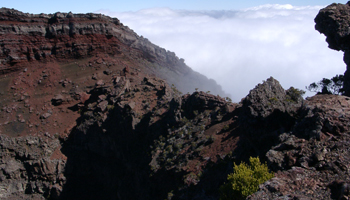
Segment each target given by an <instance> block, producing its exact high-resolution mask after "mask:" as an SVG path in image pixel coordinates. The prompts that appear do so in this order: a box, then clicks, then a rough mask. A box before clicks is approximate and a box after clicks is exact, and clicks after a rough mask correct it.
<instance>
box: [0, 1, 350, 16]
mask: <svg viewBox="0 0 350 200" xmlns="http://www.w3.org/2000/svg"><path fill="white" fill-rule="evenodd" d="M0 2H1V3H0V6H1V7H8V8H14V9H17V10H20V11H23V12H29V13H35V14H37V13H42V12H43V13H55V12H58V11H60V12H69V11H72V12H74V13H87V12H95V11H97V10H101V9H109V10H111V11H116V12H125V11H137V10H141V9H147V8H154V7H167V8H170V9H186V10H236V9H245V8H248V7H255V6H259V5H263V4H291V5H293V6H307V5H310V6H314V5H322V6H324V5H328V4H331V3H333V2H334V1H332V0H317V1H316V0H294V1H290V0H279V1H277V0H254V1H234V0H215V1H214V0H172V1H170V0H147V1H145V0H127V1H125V0H123V1H116V0H60V1H47V0H45V1H43V0H0ZM346 2H347V1H346V0H342V1H338V2H337V3H346Z"/></svg>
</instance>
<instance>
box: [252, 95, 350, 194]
mask: <svg viewBox="0 0 350 200" xmlns="http://www.w3.org/2000/svg"><path fill="white" fill-rule="evenodd" d="M304 109H306V110H308V114H307V115H306V116H305V117H304V118H303V119H301V120H300V121H299V122H298V123H296V125H295V129H294V130H293V131H292V132H290V133H288V134H287V133H285V134H282V135H280V137H279V139H280V144H279V145H277V146H275V147H273V148H272V149H271V150H269V151H268V152H267V154H266V157H267V161H268V164H269V166H270V168H271V169H273V170H274V171H278V172H277V174H276V177H275V178H273V179H271V180H269V181H267V182H266V183H264V184H263V185H261V186H260V189H259V191H258V192H257V193H255V194H254V195H252V196H251V197H250V198H249V199H286V198H287V199H293V198H298V199H342V198H343V197H344V195H345V196H347V195H349V194H348V193H347V192H345V193H344V188H343V187H345V186H346V184H347V183H349V181H350V179H349V178H348V177H349V170H348V166H349V165H350V154H349V151H348V149H349V144H348V140H349V139H350V135H349V121H350V98H348V97H344V96H336V95H317V96H314V97H312V98H310V99H308V100H307V105H306V106H305V108H304ZM345 189H346V188H345Z"/></svg>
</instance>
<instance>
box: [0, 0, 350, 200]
mask: <svg viewBox="0 0 350 200" xmlns="http://www.w3.org/2000/svg"><path fill="white" fill-rule="evenodd" d="M338 6H342V5H338ZM0 20H1V21H0V26H1V29H0V41H1V44H2V48H1V51H0V62H1V64H0V70H1V72H2V75H1V76H0V83H1V84H0V104H1V110H0V131H1V134H0V157H1V161H0V180H1V182H0V198H1V199H218V198H219V193H218V188H219V187H220V185H222V184H223V183H224V181H225V180H226V177H227V174H228V173H230V172H232V166H233V162H236V163H239V162H240V161H247V160H248V159H249V157H250V156H259V157H260V158H261V160H263V161H267V163H268V165H269V167H270V169H271V170H273V171H275V172H276V173H275V174H276V176H275V177H274V178H273V179H271V180H269V181H267V182H266V183H264V184H262V185H261V186H260V189H259V191H258V192H257V193H255V194H253V195H252V196H250V197H248V198H249V199H344V198H347V195H349V185H348V184H349V178H348V177H349V174H348V167H349V155H348V152H349V149H348V148H349V143H348V139H349V138H348V137H349V128H350V123H349V121H350V120H349V117H350V98H349V97H346V96H335V95H317V96H314V97H311V98H309V99H306V100H304V99H302V98H301V97H300V95H299V94H298V90H296V89H294V88H292V87H291V88H289V89H287V90H285V89H284V88H282V87H281V85H280V84H279V82H278V81H277V80H275V79H273V78H272V77H271V78H269V79H267V80H266V81H264V82H263V83H261V84H258V85H257V86H256V87H255V88H254V89H252V90H251V91H250V93H249V94H248V96H247V97H245V98H243V99H242V101H241V102H239V103H232V102H229V101H227V100H228V99H227V98H223V97H220V96H219V95H216V94H220V95H221V96H224V95H223V92H222V91H221V89H220V87H219V86H217V85H216V84H215V82H212V81H210V80H208V79H206V78H205V77H203V76H201V75H199V74H197V73H196V72H193V71H192V70H191V69H190V68H188V67H187V66H186V65H185V64H184V63H183V61H182V60H181V59H178V58H177V57H176V56H175V54H173V53H171V52H167V51H165V50H164V49H162V48H160V47H157V46H156V45H153V44H152V43H150V42H149V41H148V40H147V39H145V38H142V37H139V36H137V34H136V33H134V32H133V31H132V30H131V29H129V28H128V27H126V26H124V25H123V24H121V23H120V22H119V20H117V19H112V18H109V17H106V16H103V15H96V14H84V15H82V14H80V15H76V14H72V13H56V14H53V15H45V14H41V15H32V14H25V13H21V12H19V11H16V10H10V9H4V8H3V9H0ZM172 84H174V85H172ZM198 84H199V86H198ZM170 85H172V86H170ZM189 86H190V87H191V89H192V90H193V89H194V88H198V87H199V88H200V89H201V87H200V86H205V88H206V89H205V90H210V91H211V93H214V94H215V95H213V94H210V93H209V92H207V93H206V92H202V91H195V92H191V93H188V94H185V95H183V94H182V93H181V92H180V91H182V92H184V93H186V92H188V91H187V90H186V88H188V87H189ZM208 87H209V88H208Z"/></svg>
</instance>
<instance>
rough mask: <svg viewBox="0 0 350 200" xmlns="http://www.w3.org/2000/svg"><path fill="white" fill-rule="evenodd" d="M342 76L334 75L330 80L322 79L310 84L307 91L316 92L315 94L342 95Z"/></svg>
mask: <svg viewBox="0 0 350 200" xmlns="http://www.w3.org/2000/svg"><path fill="white" fill-rule="evenodd" d="M343 82H344V76H343V75H336V76H334V77H333V78H331V79H328V78H323V79H322V80H320V81H319V82H317V83H315V82H313V83H311V84H310V85H309V86H308V87H306V89H307V90H309V91H311V92H317V94H337V95H342V94H343V93H344V89H343Z"/></svg>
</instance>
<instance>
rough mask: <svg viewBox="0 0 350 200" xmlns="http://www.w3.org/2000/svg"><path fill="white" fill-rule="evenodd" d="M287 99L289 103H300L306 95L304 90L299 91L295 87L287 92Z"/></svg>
mask: <svg viewBox="0 0 350 200" xmlns="http://www.w3.org/2000/svg"><path fill="white" fill-rule="evenodd" d="M286 94H287V95H286V97H287V101H293V102H298V101H299V100H300V99H302V97H303V95H304V94H305V91H304V90H299V89H297V88H294V87H290V88H289V89H288V90H287V91H286Z"/></svg>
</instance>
